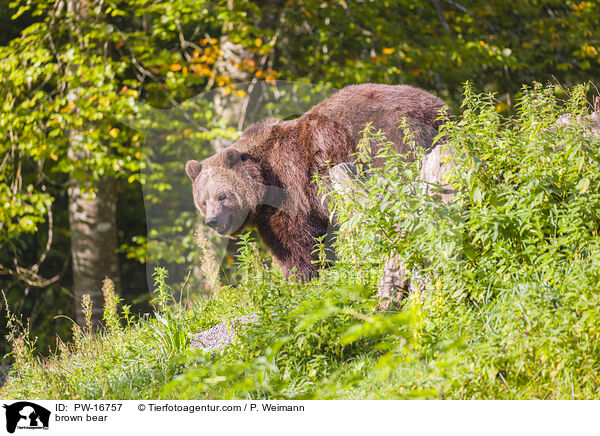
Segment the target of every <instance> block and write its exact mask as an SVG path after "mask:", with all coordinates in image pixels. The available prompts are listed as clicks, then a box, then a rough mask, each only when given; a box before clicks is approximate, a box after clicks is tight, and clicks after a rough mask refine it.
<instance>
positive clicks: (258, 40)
mask: <svg viewBox="0 0 600 436" xmlns="http://www.w3.org/2000/svg"><path fill="white" fill-rule="evenodd" d="M262 43H263V41H262V39H260V38H256V39H255V40H254V45H256V46H257V47H260V46H261V45H262Z"/></svg>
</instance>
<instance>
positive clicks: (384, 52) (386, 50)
mask: <svg viewBox="0 0 600 436" xmlns="http://www.w3.org/2000/svg"><path fill="white" fill-rule="evenodd" d="M392 53H394V49H393V48H391V47H390V48H384V49H383V54H384V55H389V54H392Z"/></svg>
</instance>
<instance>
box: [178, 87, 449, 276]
mask: <svg viewBox="0 0 600 436" xmlns="http://www.w3.org/2000/svg"><path fill="white" fill-rule="evenodd" d="M444 106H445V104H444V103H443V102H442V101H441V100H439V99H438V98H437V97H434V96H433V95H431V94H429V93H427V92H425V91H423V90H420V89H416V88H412V87H410V86H405V85H398V86H392V85H376V84H365V85H353V86H348V87H346V88H344V89H342V90H341V91H339V92H338V93H336V94H335V95H333V96H332V97H330V98H328V99H326V100H324V101H323V102H321V103H320V104H318V105H317V106H315V107H314V108H312V109H311V110H310V111H308V112H307V113H305V114H304V115H303V116H301V117H300V118H298V119H295V120H290V121H280V120H274V119H267V120H264V121H263V122H261V123H258V124H255V125H252V126H250V127H249V128H247V129H246V130H245V131H244V133H243V134H242V136H241V137H240V139H239V140H238V141H237V142H236V143H235V144H233V145H231V146H230V147H228V149H226V150H225V151H223V152H221V153H219V154H218V155H216V156H213V157H211V158H209V159H206V160H205V161H203V162H202V164H201V165H200V164H198V163H194V162H195V161H190V162H188V164H187V165H186V172H187V173H188V175H189V176H190V178H191V179H192V181H193V185H194V200H195V203H196V206H197V207H198V209H200V210H201V211H202V213H203V214H205V216H206V212H207V210H205V208H204V207H203V204H204V202H205V201H206V200H207V199H208V203H206V204H208V205H209V206H210V205H211V204H212V205H213V206H212V207H213V212H212V213H213V215H214V216H215V219H218V220H219V222H223V224H219V223H216V224H215V226H216V227H217V228H226V229H227V230H226V231H225V233H228V234H231V233H235V232H237V231H239V230H241V229H242V228H244V227H246V226H247V225H254V226H256V228H257V229H258V232H259V234H260V236H261V238H262V239H263V241H264V242H265V244H266V245H267V246H268V247H269V249H270V250H271V252H272V253H273V256H274V258H275V259H276V260H277V262H278V263H279V264H280V266H281V267H282V268H283V270H284V272H286V274H288V273H289V272H290V270H291V269H293V268H296V270H297V273H298V274H299V276H300V277H302V278H309V277H312V276H314V275H315V274H316V272H317V269H316V266H315V265H314V264H313V263H312V262H313V261H314V260H315V256H314V255H313V254H312V251H313V247H314V243H315V238H316V237H320V236H323V235H325V234H326V232H327V228H328V225H329V213H328V210H327V208H326V207H325V206H324V205H323V204H322V202H321V201H320V199H319V198H318V195H317V186H316V185H315V183H313V182H312V180H313V175H314V174H315V173H319V174H322V175H325V174H326V173H327V171H328V169H329V168H330V166H329V167H328V166H327V165H326V163H329V164H331V165H335V164H338V163H341V162H348V161H351V160H353V159H352V154H353V153H354V152H356V146H357V144H358V141H359V139H360V136H361V134H360V132H361V130H362V129H364V127H365V124H366V123H367V122H371V123H372V124H373V126H374V127H375V129H381V130H382V131H383V132H384V133H385V135H386V136H387V138H388V139H389V140H390V141H391V142H393V143H394V144H395V148H396V150H398V151H400V152H402V153H406V152H409V151H410V150H408V146H407V144H405V143H404V142H403V141H402V139H403V132H402V129H398V126H399V125H400V124H401V121H402V118H403V117H406V118H407V120H408V122H409V124H410V126H411V130H414V131H416V134H415V140H416V143H417V144H418V145H420V146H423V147H425V148H429V147H430V146H431V144H432V141H433V138H434V137H435V136H436V135H437V133H438V127H439V125H440V124H441V121H439V120H438V118H439V113H440V110H442V108H443V107H444ZM374 151H375V150H374ZM224 191H227V192H230V193H231V195H230V196H228V197H227V198H228V199H227V200H223V201H224V203H223V204H222V205H221V204H220V203H218V201H217V200H216V198H217V197H219V198H224V196H223V194H222V192H224ZM233 197H235V199H236V201H237V205H234V206H232V204H234V202H233V200H229V199H230V198H233ZM214 211H216V212H214ZM223 211H225V212H223ZM210 213H211V212H209V214H210ZM232 214H233V215H236V216H233V217H232ZM240 217H242V218H240ZM207 218H208V217H207ZM232 222H235V223H239V225H237V224H236V226H234V227H236V228H229V227H230V223H232Z"/></svg>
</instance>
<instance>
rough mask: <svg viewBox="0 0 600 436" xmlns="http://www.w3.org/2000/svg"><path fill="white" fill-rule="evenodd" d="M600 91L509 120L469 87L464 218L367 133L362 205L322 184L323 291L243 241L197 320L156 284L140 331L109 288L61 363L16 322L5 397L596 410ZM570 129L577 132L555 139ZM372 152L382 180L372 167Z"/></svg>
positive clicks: (546, 93) (582, 92) (455, 146)
mask: <svg viewBox="0 0 600 436" xmlns="http://www.w3.org/2000/svg"><path fill="white" fill-rule="evenodd" d="M586 91H587V90H586V88H585V87H583V86H580V87H576V88H574V89H573V90H571V93H570V98H569V100H568V101H566V102H562V101H559V100H558V99H557V98H556V97H555V94H554V89H553V88H550V87H547V88H544V87H541V86H537V85H536V86H534V87H533V88H531V89H528V88H523V97H522V98H521V101H520V103H519V105H518V108H517V111H516V113H515V114H514V115H513V116H512V117H511V118H505V117H502V116H501V115H499V114H498V113H497V111H496V107H495V102H494V99H493V98H492V97H491V96H488V95H477V94H475V93H474V92H473V90H472V89H471V87H470V86H468V85H467V86H466V88H465V99H464V103H463V112H462V115H461V116H460V117H457V118H455V119H452V120H448V122H447V123H446V124H445V126H444V127H443V131H442V132H441V134H440V136H439V138H445V140H446V143H445V144H446V145H445V146H446V147H448V148H449V149H450V150H452V151H453V154H454V156H455V157H454V160H455V162H454V163H455V168H454V170H453V171H452V173H451V174H450V176H449V180H448V181H449V183H451V184H452V185H453V186H454V188H455V190H456V192H457V194H456V196H455V198H454V200H453V201H452V202H451V203H450V204H444V203H442V202H440V201H439V199H437V198H434V197H430V196H426V195H425V194H423V193H422V192H421V190H420V189H419V188H418V187H419V184H418V182H417V179H418V176H419V160H418V159H417V160H416V161H413V162H406V159H405V158H406V156H399V155H397V154H396V153H395V152H394V151H393V150H392V149H391V147H390V146H389V144H387V142H386V139H385V138H384V137H383V136H382V134H381V132H376V131H374V130H373V129H372V128H371V127H367V128H366V129H365V131H364V138H363V140H362V141H361V147H360V149H361V150H362V151H360V152H359V153H358V155H357V159H358V162H359V179H360V182H357V183H360V184H361V189H360V193H359V194H357V195H340V194H338V193H336V192H334V191H331V190H330V189H329V188H328V187H327V186H328V185H327V182H326V181H321V185H322V186H321V188H322V190H323V192H324V194H325V195H327V196H328V199H329V203H330V205H331V207H332V209H334V212H335V216H336V219H337V224H338V228H339V237H338V239H337V242H336V251H337V255H338V261H337V263H336V264H335V265H334V266H333V267H331V268H329V269H326V270H323V271H322V273H321V275H320V277H319V278H317V279H314V280H313V281H311V282H310V283H306V284H304V283H299V282H296V281H295V280H293V279H285V278H284V277H283V275H282V274H281V272H280V271H279V270H278V269H277V268H276V267H271V266H267V262H265V260H264V259H262V258H261V254H260V250H258V248H257V247H258V246H257V242H256V241H254V240H252V238H251V237H250V236H249V235H245V236H244V237H243V238H241V242H240V244H241V250H240V253H241V254H240V257H239V259H238V262H239V269H238V274H239V278H238V280H237V283H239V285H238V286H237V287H232V286H224V287H223V288H222V291H221V292H220V293H219V294H218V295H215V296H213V298H212V299H210V300H207V301H205V300H198V301H195V302H193V303H188V305H187V306H185V307H184V306H182V305H181V303H178V302H177V301H176V300H175V299H174V298H173V297H171V295H172V293H173V292H176V290H173V289H169V288H168V287H167V285H166V284H165V277H166V271H164V270H157V271H156V276H155V278H156V283H155V295H156V299H155V301H154V307H155V311H154V314H153V315H152V316H148V317H142V318H139V319H133V318H132V317H131V316H130V315H129V313H128V309H127V308H126V307H125V308H122V309H120V311H119V312H117V307H118V304H117V303H118V301H117V300H116V297H115V296H114V291H113V290H112V288H111V286H110V283H108V282H107V283H105V298H106V301H107V304H106V307H105V310H104V322H103V325H104V328H103V329H101V330H100V331H93V328H92V326H91V325H88V326H87V327H85V328H80V327H77V326H74V328H73V338H72V340H71V341H70V342H69V343H68V344H67V343H63V342H59V343H58V346H57V350H56V352H55V353H54V354H53V355H52V356H50V357H48V358H41V357H38V356H36V352H35V341H33V340H32V339H31V338H30V337H29V335H28V332H27V328H26V324H25V323H22V322H20V321H19V320H18V318H17V317H15V316H14V315H11V316H10V317H9V322H10V326H11V332H12V333H11V337H10V340H11V341H12V344H13V352H12V359H13V361H14V364H13V368H12V373H11V377H10V379H9V381H8V382H7V384H6V385H5V386H4V387H3V388H2V391H1V394H0V395H1V396H2V397H4V398H55V399H62V398H86V399H92V398H115V399H117V398H119V399H121V398H122V399H128V398H178V399H187V398H197V399H229V398H239V399H248V398H264V399H275V398H296V399H304V398H307V399H312V398H331V399H333V398H349V399H358V398H381V399H395V398H438V399H439V398H456V399H467V398H475V399H491V398H506V399H517V398H518V399H523V398H579V399H582V398H597V397H598V396H599V395H598V390H599V389H600V378H599V377H598V374H599V369H600V353H599V351H600V350H599V349H598V347H599V339H600V336H599V335H600V332H599V326H600V322H599V319H600V308H599V307H600V305H599V302H600V301H599V296H600V292H599V291H600V286H599V280H598V279H599V277H600V239H599V237H598V228H599V225H600V148H599V145H600V143H599V140H598V136H597V135H594V134H593V133H592V131H591V129H590V121H589V118H586V115H587V114H588V112H589V108H588V107H587V104H586ZM565 114H570V118H569V119H571V120H572V122H571V123H569V124H562V125H557V124H556V120H557V119H559V117H561V116H563V115H565ZM405 127H406V126H405ZM406 133H407V135H406V136H407V141H409V142H410V141H411V140H412V139H411V134H410V131H408V130H406ZM374 141H376V142H379V143H380V145H381V147H380V150H381V151H380V154H379V156H378V157H381V158H384V162H385V165H384V166H383V167H381V168H376V167H374V166H373V165H372V160H371V159H370V158H369V157H368V153H367V152H366V150H368V149H370V146H371V144H372V143H373V142H374ZM414 153H416V154H417V155H422V153H423V151H422V150H415V151H414ZM317 249H319V248H318V247H317ZM397 253H401V254H402V257H403V259H404V262H405V265H406V266H407V269H408V271H409V275H410V274H412V279H413V280H415V281H417V280H418V281H419V283H420V285H421V289H420V291H419V292H413V293H412V294H410V295H409V296H408V297H407V298H406V299H405V300H404V302H403V306H402V308H401V309H399V310H396V311H386V312H381V311H378V310H377V308H376V307H377V301H376V297H375V294H376V291H377V285H378V281H379V279H380V276H381V272H382V268H383V264H384V262H385V260H386V259H387V258H389V257H390V256H392V255H394V254H397ZM87 310H88V311H90V308H87ZM90 313H91V312H90ZM249 313H255V314H256V315H257V316H258V322H257V323H256V324H252V325H249V326H247V327H246V328H245V329H243V330H242V331H241V332H240V334H239V335H238V337H237V339H236V341H235V342H234V343H232V344H230V345H229V346H227V347H226V348H225V349H223V350H221V351H219V350H212V351H206V350H204V351H203V350H199V349H192V348H190V347H189V342H190V338H191V337H192V335H193V333H194V332H197V331H200V330H204V329H207V328H209V327H211V326H213V325H215V324H217V323H218V322H222V321H227V320H232V319H235V318H238V317H240V316H243V315H246V314H249ZM24 324H25V325H24Z"/></svg>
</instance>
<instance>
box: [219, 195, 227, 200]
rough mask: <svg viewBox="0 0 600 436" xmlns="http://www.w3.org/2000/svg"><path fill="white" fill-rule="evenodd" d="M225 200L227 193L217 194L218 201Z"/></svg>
mask: <svg viewBox="0 0 600 436" xmlns="http://www.w3.org/2000/svg"><path fill="white" fill-rule="evenodd" d="M225 200H227V194H221V195H219V201H225Z"/></svg>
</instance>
